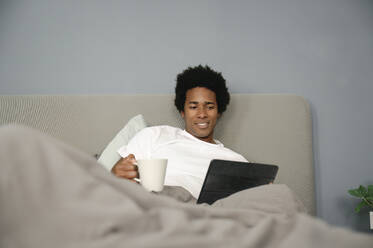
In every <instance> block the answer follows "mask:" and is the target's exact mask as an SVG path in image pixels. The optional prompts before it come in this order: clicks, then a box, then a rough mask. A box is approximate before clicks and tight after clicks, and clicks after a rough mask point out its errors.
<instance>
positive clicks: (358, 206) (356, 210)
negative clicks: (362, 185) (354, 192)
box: [355, 201, 367, 213]
mask: <svg viewBox="0 0 373 248" xmlns="http://www.w3.org/2000/svg"><path fill="white" fill-rule="evenodd" d="M366 205H367V204H366V203H365V202H364V201H361V202H360V203H359V204H358V205H357V206H356V208H355V212H356V213H359V212H360V210H361V208H362V207H363V206H366Z"/></svg>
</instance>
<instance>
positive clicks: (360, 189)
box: [359, 185, 368, 196]
mask: <svg viewBox="0 0 373 248" xmlns="http://www.w3.org/2000/svg"><path fill="white" fill-rule="evenodd" d="M359 192H360V194H361V195H362V196H366V195H367V194H368V190H367V189H366V188H365V187H364V186H363V185H360V187H359Z"/></svg>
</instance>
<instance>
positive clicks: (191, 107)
mask: <svg viewBox="0 0 373 248" xmlns="http://www.w3.org/2000/svg"><path fill="white" fill-rule="evenodd" d="M189 108H190V109H196V108H197V107H196V106H189Z"/></svg>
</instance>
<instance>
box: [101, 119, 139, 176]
mask: <svg viewBox="0 0 373 248" xmlns="http://www.w3.org/2000/svg"><path fill="white" fill-rule="evenodd" d="M145 127H146V122H145V120H144V117H143V116H142V115H136V116H135V117H133V118H132V119H131V120H129V121H128V122H127V124H126V125H125V126H124V128H123V129H122V130H120V131H119V133H117V135H116V136H115V137H114V139H113V140H112V141H110V143H109V144H108V145H107V146H106V148H105V149H104V151H103V152H102V154H101V156H100V157H99V159H98V160H97V161H98V162H99V163H100V164H102V165H103V166H104V167H105V168H106V169H107V170H109V171H111V169H112V168H113V166H114V164H115V163H116V162H118V160H119V159H120V155H119V154H118V152H117V150H118V149H119V148H120V147H122V146H125V145H127V144H128V142H129V141H130V140H131V139H132V137H133V136H135V134H136V133H137V132H138V131H140V130H141V129H143V128H145Z"/></svg>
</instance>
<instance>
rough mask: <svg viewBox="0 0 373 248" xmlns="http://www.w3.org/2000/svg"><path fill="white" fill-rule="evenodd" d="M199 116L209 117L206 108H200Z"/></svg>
mask: <svg viewBox="0 0 373 248" xmlns="http://www.w3.org/2000/svg"><path fill="white" fill-rule="evenodd" d="M198 117H199V118H206V117H207V112H206V109H205V108H203V107H202V108H198Z"/></svg>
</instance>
